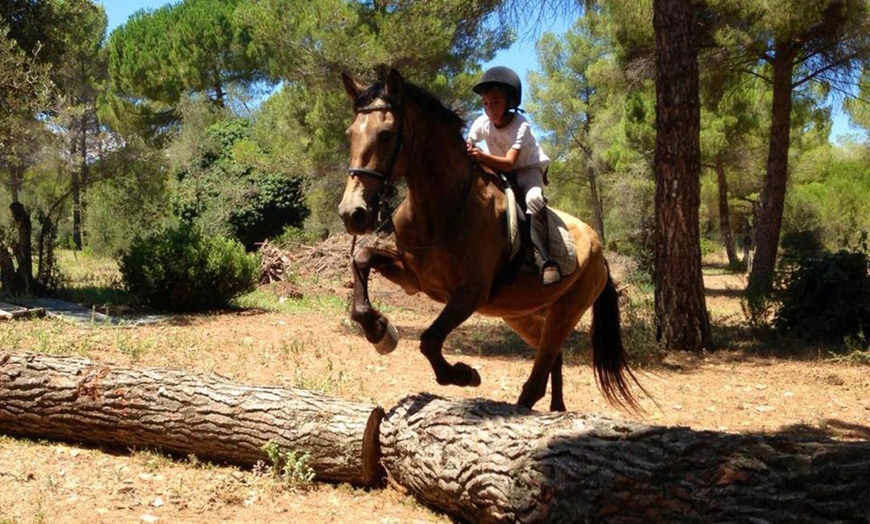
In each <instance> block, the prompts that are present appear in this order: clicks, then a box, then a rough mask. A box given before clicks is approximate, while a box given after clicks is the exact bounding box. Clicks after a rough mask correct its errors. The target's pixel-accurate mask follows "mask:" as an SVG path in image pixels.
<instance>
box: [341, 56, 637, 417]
mask: <svg viewBox="0 0 870 524" xmlns="http://www.w3.org/2000/svg"><path fill="white" fill-rule="evenodd" d="M342 81H343V83H344V89H345V91H346V92H347V95H348V96H349V97H350V99H351V101H352V102H353V108H354V112H355V118H354V120H353V122H352V123H351V125H350V127H349V128H348V129H347V132H346V134H347V139H348V143H349V152H350V164H349V167H348V169H347V175H348V177H347V181H346V186H345V190H344V194H343V196H342V199H341V202H340V204H339V206H338V213H339V216H340V218H341V220H342V221H343V223H344V226H345V229H346V231H347V233H348V234H350V235H353V236H354V246H355V244H356V236H357V235H364V234H368V233H372V232H373V231H374V230H375V229H376V228H377V227H378V225H379V218H378V216H379V211H380V207H381V205H382V202H383V201H384V200H385V199H386V198H387V196H388V195H390V194H391V193H395V184H396V183H397V182H398V181H399V180H400V179H404V180H405V182H406V185H407V196H406V197H405V198H404V200H403V201H402V202H401V204H400V205H399V206H398V208H397V209H396V210H395V212H394V213H393V215H392V217H391V220H392V227H393V233H392V234H393V238H394V240H395V248H394V249H392V248H390V249H386V248H374V247H363V248H360V249H359V250H358V251H357V252H355V253H354V252H353V251H354V249H355V247H353V248H352V249H351V251H352V254H351V258H352V269H353V275H354V282H353V295H352V303H351V305H350V316H351V319H352V320H353V321H354V322H356V323H358V324H359V325H360V326H361V328H362V330H363V332H364V335H365V338H366V339H367V340H368V341H369V342H370V343H372V344H373V345H374V346H375V349H376V350H377V351H378V352H379V353H382V354H386V353H389V352H391V351H392V350H393V349H395V347H396V345H397V343H398V330H397V329H396V328H395V326H393V324H392V323H390V321H389V319H387V317H385V316H384V315H383V314H382V313H380V312H379V311H378V310H377V309H375V308H374V307H373V306H372V304H371V302H370V300H369V292H368V279H369V275H370V272H371V270H372V269H374V270H375V271H377V272H379V273H380V274H381V275H383V276H384V277H385V278H386V279H387V280H389V281H391V282H392V283H394V284H397V285H398V286H400V287H401V288H403V290H404V291H405V292H406V293H408V294H416V293H420V292H422V293H424V294H425V295H427V296H428V297H430V298H432V299H433V300H435V301H437V302H440V303H442V304H444V308H443V309H442V310H441V312H440V314H439V315H438V316H437V318H436V319H435V320H434V322H432V324H431V325H430V326H429V327H428V328H427V329H426V330H424V332H423V333H422V335H421V337H420V350H421V352H422V353H423V355H425V357H426V358H427V359H428V361H429V363H430V364H431V366H432V369H433V371H434V372H435V379H436V381H437V382H438V384H440V385H451V384H452V385H456V386H478V385H480V381H481V379H480V374H479V373H478V372H477V371H476V370H475V369H473V368H472V367H471V366H469V365H467V364H465V363H462V362H456V363H453V364H451V363H449V362H448V361H447V360H446V359H445V358H444V355H443V354H442V347H443V344H444V341H445V340H446V338H447V336H448V334H449V333H450V332H451V331H453V330H454V329H456V328H457V327H458V326H459V325H460V324H462V323H463V322H464V321H465V320H467V319H468V318H469V317H470V316H471V315H472V314H473V313H475V312H477V313H480V314H483V315H487V316H494V317H501V318H502V319H504V321H505V322H506V323H507V325H508V326H509V327H510V328H511V329H513V330H514V331H515V332H516V333H517V334H518V335H519V336H520V337H521V338H522V339H523V340H524V341H525V342H526V343H527V344H529V345H530V346H532V347H533V348H535V349H536V350H537V353H536V357H535V361H534V365H533V366H532V371H531V374H530V375H529V378H528V380H527V381H526V382H525V384H524V385H523V387H522V391H521V393H520V396H519V399H518V401H517V403H518V404H519V405H521V406H525V407H527V408H529V409H532V408H533V406H534V405H535V403H536V402H537V401H539V400H540V399H541V398H543V397H544V396H545V394H546V389H547V381H548V378H551V379H552V383H551V391H550V409H551V410H552V411H565V402H564V399H563V391H562V345H563V343H564V342H565V340H566V338H567V337H568V336H569V335H570V334H571V332H572V331H573V330H574V328H575V326H576V325H577V323H578V322H579V321H580V319H581V318H582V317H583V315H584V313H585V312H586V311H587V310H588V309H589V308H590V307H591V308H592V312H593V313H592V314H593V317H592V328H591V345H592V367H593V369H594V373H595V377H596V382H597V385H598V388H599V390H600V391H601V393H602V394H603V396H604V397H605V399H606V400H607V401H608V402H609V403H610V404H611V405H614V406H616V407H619V408H622V409H626V410H629V411H637V410H638V409H639V404H638V402H637V399H636V397H635V395H634V392H633V389H634V388H635V387H640V384H639V383H638V381H637V379H636V378H635V375H634V373H633V372H632V370H631V369H630V367H629V364H628V361H627V355H626V352H625V349H624V347H623V344H622V339H621V335H620V318H619V302H618V299H619V296H618V293H617V290H616V288H615V286H614V283H613V280H612V278H611V275H610V270H609V268H608V266H607V262H606V261H605V258H604V254H603V252H602V246H601V241H600V239H599V237H598V235H597V234H596V233H595V231H594V230H593V229H592V228H591V227H590V226H589V225H587V224H586V223H584V222H582V221H581V220H579V219H577V218H575V217H572V216H570V215H569V214H567V213H564V212H561V211H558V210H555V209H553V212H554V213H556V215H557V216H558V218H559V219H561V220H562V221H563V222H564V224H565V225H566V228H567V230H568V231H569V232H570V235H571V238H572V239H573V241H574V242H573V243H574V246H575V249H576V255H577V266H576V269H575V270H574V271H573V272H572V273H570V274H567V275H563V278H562V280H561V281H560V282H558V283H556V284H553V285H548V286H544V285H543V284H542V283H541V279H540V277H539V276H538V275H537V274H532V273H529V272H514V273H513V275H512V277H511V278H506V277H505V276H504V275H505V271H504V268H506V267H508V265H509V263H510V260H509V258H510V247H509V243H510V239H509V233H508V231H507V227H506V226H505V224H506V220H507V219H506V213H507V198H506V197H505V193H504V188H503V186H502V185H501V181H500V179H499V178H498V176H497V175H496V174H494V173H492V172H491V171H488V170H486V169H484V168H483V167H482V166H480V165H479V164H475V163H473V162H471V161H470V160H469V158H468V156H467V154H466V147H465V141H464V139H463V137H462V130H463V128H464V121H463V119H462V117H461V116H460V115H459V114H458V113H457V112H456V111H454V110H452V109H450V108H448V107H446V106H445V105H444V104H443V103H442V102H441V101H439V100H438V99H437V98H435V97H434V96H433V95H432V94H430V93H429V92H427V91H426V90H425V89H423V88H421V87H419V86H417V85H414V84H413V83H410V82H405V80H404V79H403V77H402V75H401V74H400V73H399V72H398V71H396V70H395V69H393V70H391V71H390V72H389V73H388V74H387V75H386V78H384V76H383V75H382V76H381V78H380V80H378V81H377V82H375V83H374V84H372V85H370V86H368V87H365V86H363V85H360V84H358V83H357V82H356V81H355V80H354V79H353V78H352V77H351V76H349V75H348V74H346V73H345V74H342ZM640 389H643V388H642V387H640Z"/></svg>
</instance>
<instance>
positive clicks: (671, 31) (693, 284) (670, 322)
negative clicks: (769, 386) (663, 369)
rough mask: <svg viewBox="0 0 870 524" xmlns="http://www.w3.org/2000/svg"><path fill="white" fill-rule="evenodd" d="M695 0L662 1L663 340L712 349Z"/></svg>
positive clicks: (658, 290)
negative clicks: (701, 213) (704, 265)
mask: <svg viewBox="0 0 870 524" xmlns="http://www.w3.org/2000/svg"><path fill="white" fill-rule="evenodd" d="M691 4H692V3H691V1H690V0H655V1H654V2H653V25H654V27H655V34H656V151H655V174H656V196H655V199H656V210H655V215H656V231H655V237H656V245H655V312H656V327H657V333H656V334H657V340H658V342H659V343H660V345H661V346H662V347H664V348H665V349H681V350H687V351H701V350H703V349H712V336H711V331H710V321H709V318H708V316H707V306H706V301H705V298H704V280H703V275H702V273H701V246H700V230H699V228H700V226H699V223H698V220H699V218H698V209H699V207H700V205H701V183H700V176H701V146H700V132H701V109H700V102H699V99H698V96H699V95H698V82H699V80H698V48H697V42H696V39H695V36H694V34H693V18H694V17H693V14H692V5H691Z"/></svg>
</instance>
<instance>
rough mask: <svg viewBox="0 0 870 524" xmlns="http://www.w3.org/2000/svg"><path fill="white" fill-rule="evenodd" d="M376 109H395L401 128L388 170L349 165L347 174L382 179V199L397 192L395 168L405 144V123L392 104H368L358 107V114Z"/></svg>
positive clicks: (398, 127) (398, 126)
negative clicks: (403, 129)
mask: <svg viewBox="0 0 870 524" xmlns="http://www.w3.org/2000/svg"><path fill="white" fill-rule="evenodd" d="M375 111H393V112H394V113H395V114H396V116H397V122H398V125H397V126H396V128H397V129H398V130H399V134H398V136H397V137H396V146H395V147H394V148H393V155H392V157H391V158H390V163H389V164H388V165H387V171H386V172H385V173H381V172H380V171H375V170H374V169H366V168H364V167H348V168H347V175H348V176H351V177H352V176H368V177H372V178H375V179H377V180H380V181H381V184H382V185H381V190H380V192H379V193H378V200H381V199H382V198H384V197H387V198H390V197H392V196H393V195H395V194H396V186H395V185H394V184H393V169H394V168H395V167H396V160H397V159H398V158H399V153H400V152H401V151H402V145H403V140H402V139H403V134H402V125H403V124H404V115H403V114H402V113H401V112H400V111H397V110H395V108H394V107H393V106H392V105H390V104H386V105H377V106H368V107H364V108H361V109H357V111H356V112H357V114H359V113H373V112H375Z"/></svg>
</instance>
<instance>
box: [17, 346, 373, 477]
mask: <svg viewBox="0 0 870 524" xmlns="http://www.w3.org/2000/svg"><path fill="white" fill-rule="evenodd" d="M382 416H383V410H382V409H381V408H380V407H377V406H374V405H368V404H359V403H351V402H345V401H342V400H338V399H334V398H330V397H327V396H324V395H319V394H316V393H311V392H308V391H304V390H297V389H282V388H277V387H257V386H242V385H237V384H232V383H230V382H227V381H225V380H221V379H219V378H214V377H199V376H195V375H191V374H187V373H183V372H180V371H164V370H157V369H143V370H137V369H130V368H123V367H117V366H109V365H106V364H100V363H96V362H91V361H89V360H87V359H82V358H72V357H55V356H49V355H34V354H29V355H28V354H25V355H20V354H10V353H0V432H2V433H6V434H10V435H20V436H28V437H37V438H51V439H58V440H64V441H72V442H82V443H88V444H101V445H109V446H124V447H146V448H159V449H162V450H165V451H168V452H171V453H177V454H182V455H189V454H194V455H196V456H198V457H201V458H203V459H207V460H216V461H221V462H229V463H236V464H243V465H253V464H255V463H256V462H258V461H260V460H263V461H265V460H267V457H266V454H265V452H264V451H263V449H262V448H263V446H264V445H265V444H267V443H269V442H270V441H273V442H275V443H277V444H278V446H279V447H280V449H282V450H287V451H290V450H293V451H298V452H307V453H309V454H310V456H311V462H310V464H309V465H310V466H311V468H312V469H313V470H314V472H315V474H316V478H317V479H320V480H327V481H335V482H348V483H351V484H356V485H362V486H371V485H374V484H377V483H378V482H380V480H381V479H382V477H383V470H382V468H381V466H380V464H379V463H378V457H379V455H380V453H379V450H378V439H377V431H378V424H379V422H380V419H381V417H382Z"/></svg>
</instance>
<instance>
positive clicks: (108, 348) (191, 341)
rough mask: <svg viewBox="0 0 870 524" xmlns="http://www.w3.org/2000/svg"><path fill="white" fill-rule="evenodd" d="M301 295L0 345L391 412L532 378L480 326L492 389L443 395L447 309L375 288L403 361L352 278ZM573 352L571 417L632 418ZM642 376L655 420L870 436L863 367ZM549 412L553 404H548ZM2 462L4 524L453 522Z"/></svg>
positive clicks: (308, 498)
mask: <svg viewBox="0 0 870 524" xmlns="http://www.w3.org/2000/svg"><path fill="white" fill-rule="evenodd" d="M706 283H707V287H708V293H709V294H708V304H707V305H708V309H709V310H710V311H711V314H712V316H713V320H714V323H716V325H717V329H727V328H728V325H734V324H737V323H739V322H740V318H741V314H740V306H739V300H738V298H737V292H736V290H738V289H740V288H741V287H742V285H743V282H742V277H741V276H736V275H729V274H722V275H712V276H709V277H707V282H706ZM274 287H275V286H273V288H274ZM278 287H279V288H280V286H278ZM293 291H294V292H295V293H297V294H298V292H301V293H302V294H303V295H304V296H305V297H306V298H305V299H303V300H309V302H307V303H306V304H308V305H307V306H304V307H300V308H299V311H298V312H296V311H294V312H287V313H271V312H259V311H241V312H238V311H237V312H232V313H224V314H212V315H203V316H188V317H181V318H177V319H174V320H173V321H171V322H169V323H163V324H157V325H151V326H143V327H138V328H134V329H122V330H119V329H118V328H111V327H102V326H75V327H71V326H66V325H63V323H61V322H59V321H56V320H31V321H23V322H14V323H5V324H3V325H2V326H0V347H3V348H5V349H8V350H12V351H41V352H50V353H54V354H75V355H85V356H88V357H89V358H92V359H96V360H102V361H106V362H112V363H115V364H119V365H135V366H142V367H159V368H174V369H185V370H188V371H190V372H192V373H212V372H215V373H219V374H220V375H222V376H225V377H227V378H229V379H231V380H234V381H237V382H241V383H247V384H272V385H279V386H284V387H303V388H307V389H314V390H318V391H322V392H325V393H327V394H329V395H333V396H338V397H341V398H346V399H348V400H356V401H373V402H376V403H378V404H380V405H382V406H384V407H385V408H387V409H389V408H390V407H391V406H393V405H394V404H395V403H396V402H397V401H398V400H399V399H401V398H402V397H404V396H406V395H410V394H416V393H419V392H432V393H435V394H438V395H444V396H454V397H460V396H461V397H468V396H472V397H485V398H488V399H494V400H504V401H511V402H512V401H515V400H516V398H517V396H518V395H519V392H520V388H521V386H522V384H523V382H524V381H525V379H526V378H527V376H528V373H529V372H530V370H531V363H532V359H533V353H532V352H531V351H530V350H529V349H528V348H525V347H524V346H523V344H522V343H521V342H520V341H519V339H518V338H517V337H516V336H514V335H513V334H511V333H510V332H509V330H508V329H507V328H506V327H505V326H504V324H503V323H502V322H501V321H499V320H498V319H490V318H483V317H478V316H475V317H473V318H472V319H471V320H470V321H469V322H467V323H466V324H465V325H463V326H461V327H460V328H459V329H458V330H457V331H456V332H455V333H454V335H453V336H451V337H450V338H449V339H448V343H447V345H446V347H445V354H446V355H448V358H449V359H451V360H453V361H458V360H462V361H464V362H466V363H468V364H470V365H472V366H474V367H475V368H477V369H478V370H479V372H480V374H481V376H482V379H483V383H482V384H481V385H480V387H478V388H475V389H460V388H456V387H441V386H438V385H437V384H436V383H435V381H434V377H433V374H432V371H431V369H430V368H429V365H428V363H427V362H426V360H425V359H424V358H423V357H422V356H421V354H420V353H419V351H418V348H417V342H416V340H417V338H418V337H419V335H420V333H421V332H422V330H423V329H425V328H426V327H427V325H428V323H429V322H430V321H431V320H432V319H434V317H435V315H436V314H437V312H438V306H437V305H436V304H434V303H431V302H429V301H428V300H427V299H425V298H424V297H407V296H405V295H404V293H402V292H401V291H399V290H397V289H396V288H394V287H393V286H392V285H390V284H389V283H387V282H385V281H383V280H382V279H378V278H375V280H374V282H373V289H372V293H373V296H375V297H376V300H377V305H378V306H379V307H381V308H382V310H383V311H385V312H386V313H387V314H388V316H390V318H391V319H392V320H393V322H394V323H395V324H396V325H397V327H398V328H399V331H400V333H401V336H402V340H401V341H400V343H399V346H398V348H397V350H396V351H395V352H394V353H392V354H390V355H387V356H380V355H378V354H376V352H375V351H374V349H373V348H371V347H370V346H369V345H368V344H367V343H366V342H365V340H364V339H363V338H362V336H361V335H360V334H359V332H358V330H357V329H356V328H355V326H353V325H352V323H351V322H350V321H349V320H348V318H347V314H346V312H345V311H344V308H343V306H342V304H343V302H344V299H345V298H346V297H347V296H348V295H349V289H347V288H346V287H345V286H344V285H343V283H341V282H339V283H334V282H324V281H320V282H317V281H316V280H314V281H313V282H312V283H311V284H310V285H306V286H303V287H302V288H301V289H298V288H297V289H294V290H293ZM312 304H313V305H312ZM723 326H724V327H723ZM569 342H570V343H569V346H570V347H568V348H567V349H566V355H567V356H566V368H565V372H564V376H565V395H566V398H565V400H566V403H567V406H568V409H570V410H574V411H580V412H596V413H601V414H603V415H606V416H609V417H616V418H630V416H629V415H627V414H625V413H622V412H620V411H618V410H616V409H614V408H611V407H610V406H608V405H607V404H606V403H605V402H604V400H603V398H602V396H601V394H600V393H599V392H598V391H597V389H596V387H595V383H594V379H593V376H592V372H591V370H590V368H589V365H588V361H587V358H588V352H587V348H586V345H585V339H584V332H583V329H582V326H581V328H579V329H578V330H577V333H576V336H574V337H572V339H571V340H570V341H569ZM629 350H631V348H629ZM639 378H640V380H641V382H642V384H643V385H644V387H645V388H646V389H647V390H648V391H649V392H650V393H651V395H652V397H653V398H654V399H655V403H653V402H652V401H650V400H644V401H643V406H644V407H645V409H646V410H647V412H648V413H647V415H646V417H645V418H644V419H642V422H645V423H649V424H657V425H668V426H675V425H679V426H688V427H691V428H694V429H698V430H715V431H723V432H771V433H773V432H796V431H798V432H805V433H811V434H815V435H818V436H819V437H832V438H838V439H868V438H870V373H868V367H867V366H866V365H864V366H862V365H858V364H850V363H848V362H839V361H834V360H831V359H828V358H826V357H825V356H824V355H818V356H810V357H803V358H783V357H766V356H759V353H758V352H756V351H747V350H745V349H742V348H728V347H726V348H721V349H720V350H719V351H717V352H714V353H710V354H701V355H689V354H673V355H669V356H668V357H667V358H665V359H663V360H662V361H660V362H658V363H654V364H650V365H646V366H644V367H642V368H641V369H640V370H639ZM548 404H549V398H548V397H547V398H545V399H544V400H542V401H541V402H540V403H539V405H538V406H537V408H538V409H541V410H544V409H546V408H547V406H548ZM0 464H2V466H0V524H12V523H31V522H46V523H66V522H69V523H83V522H88V523H101V522H105V523H118V522H146V523H153V522H167V523H168V522H172V523H176V522H191V523H193V522H196V523H199V522H238V523H247V524H250V523H259V522H294V523H295V522H317V523H324V522H336V523H346V522H347V523H351V522H352V523H412V522H450V520H449V519H448V518H446V517H444V516H443V515H440V514H438V513H436V512H433V511H431V510H429V509H427V508H425V507H422V506H420V505H419V504H417V503H416V502H415V501H414V500H413V499H411V498H410V497H408V496H405V495H403V494H402V493H399V492H398V491H396V490H395V489H392V488H390V489H383V490H371V491H366V490H360V489H355V488H352V487H349V486H344V485H338V486H334V485H324V484H316V485H314V486H311V487H308V488H301V489H300V488H291V487H288V486H286V485H285V484H282V483H281V482H279V481H277V480H275V479H274V478H272V477H271V476H269V475H268V474H265V473H264V472H262V471H260V470H254V471H251V470H244V469H239V468H235V467H227V466H220V465H212V464H202V463H199V462H197V461H196V460H195V459H193V458H191V459H189V460H175V459H170V458H168V457H166V456H164V455H161V454H160V453H157V452H153V451H142V450H108V449H96V448H90V447H87V446H76V445H70V444H64V443H57V442H45V441H41V442H36V441H26V440H21V439H12V438H9V437H2V436H0Z"/></svg>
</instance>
